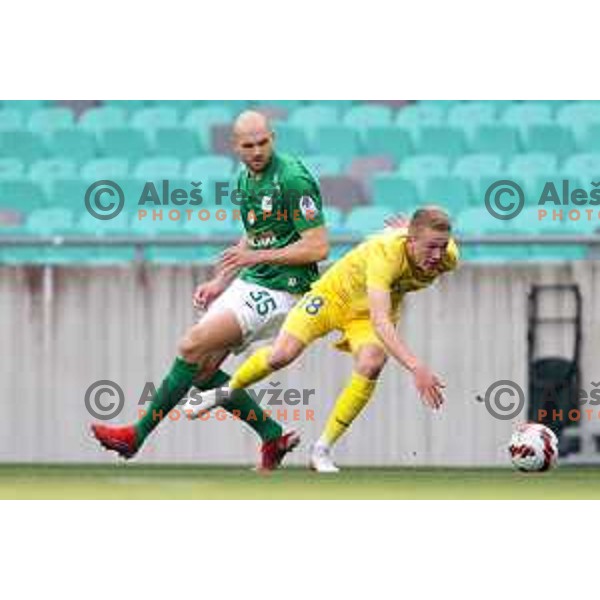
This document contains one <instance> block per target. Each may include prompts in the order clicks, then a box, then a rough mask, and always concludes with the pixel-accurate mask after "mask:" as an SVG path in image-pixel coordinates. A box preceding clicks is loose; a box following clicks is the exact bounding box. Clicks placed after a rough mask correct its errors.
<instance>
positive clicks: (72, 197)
mask: <svg viewBox="0 0 600 600" xmlns="http://www.w3.org/2000/svg"><path fill="white" fill-rule="evenodd" d="M92 183H93V181H84V180H82V179H79V178H76V177H72V178H70V179H55V180H53V181H51V182H50V184H49V189H50V191H49V198H50V202H49V204H50V206H51V207H53V208H57V207H62V208H68V209H70V210H73V211H84V210H85V193H86V191H87V189H88V187H89V186H90V185H91V184H92Z"/></svg>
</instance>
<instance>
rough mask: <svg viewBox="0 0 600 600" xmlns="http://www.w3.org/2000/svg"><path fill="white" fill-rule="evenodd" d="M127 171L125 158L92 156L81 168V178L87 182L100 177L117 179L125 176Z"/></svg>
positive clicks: (127, 163)
mask: <svg viewBox="0 0 600 600" xmlns="http://www.w3.org/2000/svg"><path fill="white" fill-rule="evenodd" d="M128 173H129V161H128V160H127V159H126V158H122V157H118V156H117V157H114V156H107V157H105V158H93V159H92V160H89V161H88V162H86V163H85V164H84V165H83V167H82V168H81V178H82V179H84V180H86V181H88V182H89V183H92V182H94V181H100V180H102V179H111V180H115V179H116V180H118V179H120V178H123V177H127V175H128Z"/></svg>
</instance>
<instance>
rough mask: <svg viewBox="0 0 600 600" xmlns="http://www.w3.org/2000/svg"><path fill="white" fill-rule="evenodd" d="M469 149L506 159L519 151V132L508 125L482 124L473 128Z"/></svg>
mask: <svg viewBox="0 0 600 600" xmlns="http://www.w3.org/2000/svg"><path fill="white" fill-rule="evenodd" d="M470 150H471V152H473V153H480V154H496V155H498V156H501V157H502V158H503V159H507V158H509V157H511V156H513V155H514V154H517V153H519V152H520V151H521V143H520V139H519V132H518V130H517V129H516V128H515V127H512V126H510V125H482V126H481V127H477V128H476V129H475V132H474V135H473V139H472V141H471V148H470Z"/></svg>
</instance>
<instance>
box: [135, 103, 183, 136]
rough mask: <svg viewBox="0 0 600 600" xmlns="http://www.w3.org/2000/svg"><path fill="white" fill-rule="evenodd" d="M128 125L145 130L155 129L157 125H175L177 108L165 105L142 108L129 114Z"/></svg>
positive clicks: (177, 119) (176, 122)
mask: <svg viewBox="0 0 600 600" xmlns="http://www.w3.org/2000/svg"><path fill="white" fill-rule="evenodd" d="M129 123H130V126H131V127H134V128H135V129H140V130H142V131H145V132H151V131H155V130H156V129H158V128H159V127H177V125H178V124H179V117H178V116H177V110H175V109H174V108H171V107H167V106H157V107H154V108H142V109H140V110H137V111H136V112H135V113H133V114H132V115H131V118H130V121H129Z"/></svg>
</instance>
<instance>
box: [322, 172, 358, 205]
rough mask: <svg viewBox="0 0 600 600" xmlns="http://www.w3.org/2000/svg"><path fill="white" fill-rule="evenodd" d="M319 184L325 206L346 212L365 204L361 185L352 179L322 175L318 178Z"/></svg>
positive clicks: (342, 176) (343, 176)
mask: <svg viewBox="0 0 600 600" xmlns="http://www.w3.org/2000/svg"><path fill="white" fill-rule="evenodd" d="M320 184H321V196H322V198H323V204H324V205H325V206H333V207H336V208H339V209H340V210H342V211H345V212H347V211H349V210H351V209H352V208H353V207H355V206H359V205H361V204H366V203H367V197H366V195H365V191H364V189H363V187H362V185H361V184H360V182H358V181H356V179H353V178H352V177H348V176H345V175H338V176H326V175H324V176H323V177H321V178H320Z"/></svg>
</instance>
